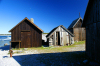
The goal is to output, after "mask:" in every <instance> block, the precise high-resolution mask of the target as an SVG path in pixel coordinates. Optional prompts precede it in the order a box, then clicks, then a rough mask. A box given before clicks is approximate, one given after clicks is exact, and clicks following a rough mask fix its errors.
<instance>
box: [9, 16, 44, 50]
mask: <svg viewBox="0 0 100 66" xmlns="http://www.w3.org/2000/svg"><path fill="white" fill-rule="evenodd" d="M9 32H11V47H14V48H28V47H40V46H41V45H42V32H43V30H41V29H40V28H39V27H38V26H36V25H35V24H34V23H33V22H32V21H31V20H29V19H28V18H24V19H23V20H22V21H21V22H20V23H18V24H17V25H16V26H15V27H13V28H12V29H11V30H10V31H9Z"/></svg>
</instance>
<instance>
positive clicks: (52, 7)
mask: <svg viewBox="0 0 100 66" xmlns="http://www.w3.org/2000/svg"><path fill="white" fill-rule="evenodd" d="M87 4H88V0H0V34H8V33H9V32H8V31H9V30H10V29H11V28H13V27H14V26H15V25H17V24H18V23H19V22H20V21H21V20H23V19H24V18H25V17H27V18H28V19H30V18H33V19H34V23H35V24H36V25H37V26H38V27H40V28H41V29H42V30H43V31H44V32H45V33H48V32H50V31H51V30H52V29H53V28H55V27H57V26H59V25H63V26H65V27H66V28H68V26H69V25H70V24H71V22H72V21H73V20H75V19H77V18H79V12H80V15H81V17H82V18H84V14H85V11H86V7H87Z"/></svg>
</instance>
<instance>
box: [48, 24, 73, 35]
mask: <svg viewBox="0 0 100 66" xmlns="http://www.w3.org/2000/svg"><path fill="white" fill-rule="evenodd" d="M58 27H62V28H63V29H65V31H66V32H68V33H69V34H70V35H71V36H73V37H74V35H73V34H72V33H71V32H70V31H69V30H68V29H66V28H65V27H64V26H63V25H60V26H58ZM58 27H55V28H54V29H53V30H51V31H50V32H49V34H48V35H47V36H46V37H49V36H50V35H51V34H52V33H53V32H54V31H55V30H56V29H57V28H58Z"/></svg>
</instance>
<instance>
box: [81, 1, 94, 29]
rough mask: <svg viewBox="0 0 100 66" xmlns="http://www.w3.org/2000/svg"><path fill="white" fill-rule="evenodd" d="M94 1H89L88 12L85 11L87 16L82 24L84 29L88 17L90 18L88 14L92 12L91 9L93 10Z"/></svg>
mask: <svg viewBox="0 0 100 66" xmlns="http://www.w3.org/2000/svg"><path fill="white" fill-rule="evenodd" d="M94 1H95V0H89V1H88V5H87V8H86V11H85V15H84V19H83V22H82V27H85V26H86V20H87V17H88V13H89V12H90V9H91V7H92V5H93V3H94Z"/></svg>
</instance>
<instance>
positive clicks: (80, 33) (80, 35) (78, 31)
mask: <svg viewBox="0 0 100 66" xmlns="http://www.w3.org/2000/svg"><path fill="white" fill-rule="evenodd" d="M82 21H83V19H82V18H81V17H79V18H77V19H76V20H74V21H73V22H72V23H71V24H70V26H69V27H68V30H69V31H70V32H72V33H73V34H74V41H84V40H85V38H86V37H85V34H86V33H85V28H84V27H81V25H82Z"/></svg>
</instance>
